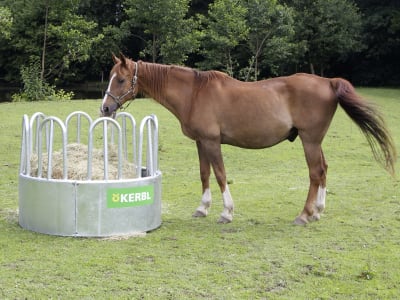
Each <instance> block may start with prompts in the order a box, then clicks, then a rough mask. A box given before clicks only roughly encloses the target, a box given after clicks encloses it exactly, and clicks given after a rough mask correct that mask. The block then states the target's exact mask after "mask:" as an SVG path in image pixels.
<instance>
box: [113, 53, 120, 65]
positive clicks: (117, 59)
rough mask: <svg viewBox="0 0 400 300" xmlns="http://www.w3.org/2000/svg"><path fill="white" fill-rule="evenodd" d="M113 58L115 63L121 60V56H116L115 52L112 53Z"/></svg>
mask: <svg viewBox="0 0 400 300" xmlns="http://www.w3.org/2000/svg"><path fill="white" fill-rule="evenodd" d="M112 60H113V62H114V64H117V63H119V62H120V60H119V58H118V57H116V56H115V54H114V53H112Z"/></svg>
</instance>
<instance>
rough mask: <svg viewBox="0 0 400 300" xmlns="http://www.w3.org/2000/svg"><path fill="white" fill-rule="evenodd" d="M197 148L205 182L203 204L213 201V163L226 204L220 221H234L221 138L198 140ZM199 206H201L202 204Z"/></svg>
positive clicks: (203, 181)
mask: <svg viewBox="0 0 400 300" xmlns="http://www.w3.org/2000/svg"><path fill="white" fill-rule="evenodd" d="M197 148H198V150H199V159H200V174H201V178H202V183H203V198H202V205H204V203H207V201H206V200H207V199H210V200H209V202H210V203H211V193H210V189H209V177H210V164H211V166H212V167H213V171H214V174H215V177H216V179H217V182H218V185H219V188H220V190H221V193H222V200H223V204H224V210H223V211H222V213H221V217H220V218H219V220H218V223H229V222H232V219H233V200H232V196H231V193H230V191H229V188H228V185H227V181H226V174H225V167H224V162H223V160H222V153H221V144H220V142H219V140H216V141H213V140H205V141H204V140H203V141H201V142H197ZM206 162H207V164H206ZM203 164H204V165H203ZM199 208H201V206H200V207H199Z"/></svg>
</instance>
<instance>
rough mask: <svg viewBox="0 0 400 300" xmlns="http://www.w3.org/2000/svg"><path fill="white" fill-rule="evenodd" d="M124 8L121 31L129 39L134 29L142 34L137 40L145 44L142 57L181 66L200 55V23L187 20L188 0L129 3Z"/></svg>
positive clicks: (132, 0)
mask: <svg viewBox="0 0 400 300" xmlns="http://www.w3.org/2000/svg"><path fill="white" fill-rule="evenodd" d="M125 4H126V9H125V12H126V14H127V20H126V21H125V22H124V23H123V24H122V29H124V30H125V31H126V32H127V35H128V36H129V35H130V34H132V29H133V28H136V29H138V28H140V29H141V30H142V31H141V33H139V34H138V35H136V36H137V38H139V39H140V40H142V41H144V42H145V48H144V51H143V52H142V55H143V56H146V55H149V56H150V57H151V59H152V61H153V62H156V61H161V62H164V63H176V64H180V63H183V62H184V61H185V60H186V59H187V57H188V54H189V53H193V52H195V51H197V49H198V47H199V36H200V32H199V31H198V30H197V27H198V22H197V21H196V20H195V19H194V18H193V17H188V16H187V14H188V9H189V0H153V1H148V0H127V1H126V2H125ZM133 34H135V33H133ZM148 37H149V38H148Z"/></svg>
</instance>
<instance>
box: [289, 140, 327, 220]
mask: <svg viewBox="0 0 400 300" xmlns="http://www.w3.org/2000/svg"><path fill="white" fill-rule="evenodd" d="M303 147H304V152H305V156H306V161H307V165H308V169H309V175H310V188H309V191H308V195H307V200H306V203H305V205H304V209H303V212H302V213H301V214H300V215H299V216H298V217H297V218H296V219H295V221H294V223H295V224H297V225H304V224H306V223H308V222H310V221H316V220H319V218H320V214H321V213H322V211H323V210H324V208H325V198H326V173H327V170H328V165H327V163H326V161H325V157H324V154H323V152H322V149H321V144H320V143H308V142H304V141H303Z"/></svg>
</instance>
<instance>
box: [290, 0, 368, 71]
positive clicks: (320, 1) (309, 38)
mask: <svg viewBox="0 0 400 300" xmlns="http://www.w3.org/2000/svg"><path fill="white" fill-rule="evenodd" d="M291 2H292V5H293V6H294V8H295V9H296V12H297V13H296V24H297V42H298V43H300V42H305V43H306V46H307V51H306V53H305V55H306V57H305V58H306V60H307V61H308V63H309V66H310V71H311V72H312V73H315V67H316V66H318V67H319V70H320V72H319V73H320V74H321V75H322V76H323V75H324V71H325V69H326V68H327V67H328V66H329V62H330V61H331V60H332V59H335V60H337V59H342V60H343V59H345V58H346V56H347V55H348V54H349V53H353V52H355V51H359V50H360V48H361V47H362V44H361V38H360V34H361V26H362V23H361V16H360V13H359V11H358V9H357V6H356V5H355V4H354V3H353V2H352V1H351V0H293V1H291Z"/></svg>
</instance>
